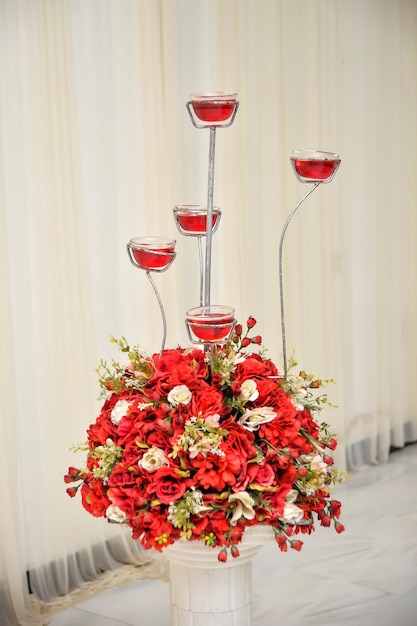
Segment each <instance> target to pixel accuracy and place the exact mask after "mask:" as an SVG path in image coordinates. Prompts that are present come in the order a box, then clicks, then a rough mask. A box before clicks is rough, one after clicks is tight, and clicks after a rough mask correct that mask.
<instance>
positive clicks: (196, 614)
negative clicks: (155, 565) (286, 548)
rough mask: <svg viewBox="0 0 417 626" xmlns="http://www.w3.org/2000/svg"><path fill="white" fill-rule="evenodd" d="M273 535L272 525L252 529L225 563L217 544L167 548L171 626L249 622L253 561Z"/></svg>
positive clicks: (178, 544) (222, 625)
mask: <svg viewBox="0 0 417 626" xmlns="http://www.w3.org/2000/svg"><path fill="white" fill-rule="evenodd" d="M273 539H274V534H273V531H272V529H271V528H270V527H269V526H254V527H251V528H248V529H247V530H246V532H245V534H244V537H243V541H242V543H240V544H239V545H238V546H237V547H238V550H239V553H240V556H239V557H236V558H233V557H232V556H231V555H230V553H229V554H228V559H227V561H226V563H222V562H220V561H219V560H218V558H217V555H218V553H219V548H210V547H207V546H205V545H204V544H203V543H202V542H201V541H178V542H176V543H175V544H173V545H172V546H169V548H166V550H165V551H164V552H165V555H166V558H167V560H168V562H169V575H170V597H171V626H251V624H252V559H253V557H254V556H255V555H256V553H257V552H258V550H259V549H260V548H261V547H262V545H264V544H265V543H266V542H267V541H272V540H273Z"/></svg>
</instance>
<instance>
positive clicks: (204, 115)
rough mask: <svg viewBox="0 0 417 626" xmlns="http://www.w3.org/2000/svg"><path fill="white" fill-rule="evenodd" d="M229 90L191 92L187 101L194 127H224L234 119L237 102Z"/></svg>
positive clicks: (234, 95)
mask: <svg viewBox="0 0 417 626" xmlns="http://www.w3.org/2000/svg"><path fill="white" fill-rule="evenodd" d="M236 96H237V94H235V93H233V92H231V91H210V92H207V93H193V94H191V96H190V100H189V102H187V109H188V112H189V114H190V117H191V121H192V123H193V124H194V126H195V127H196V128H210V127H211V128H213V127H215V128H225V127H227V126H230V125H231V124H232V123H233V120H234V119H235V115H236V112H237V108H238V106H239V103H238V102H237V100H236Z"/></svg>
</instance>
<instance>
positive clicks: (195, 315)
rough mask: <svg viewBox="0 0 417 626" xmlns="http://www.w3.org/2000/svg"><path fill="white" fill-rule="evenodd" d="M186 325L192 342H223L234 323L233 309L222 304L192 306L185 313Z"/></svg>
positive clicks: (229, 334)
mask: <svg viewBox="0 0 417 626" xmlns="http://www.w3.org/2000/svg"><path fill="white" fill-rule="evenodd" d="M186 325H187V330H188V335H189V338H190V340H191V342H192V343H204V344H207V343H223V342H225V341H227V340H228V339H229V338H230V337H231V335H232V332H233V329H234V327H235V325H236V320H235V310H234V309H233V308H232V307H230V306H224V305H222V304H207V305H205V306H199V307H194V308H193V309H190V310H189V311H187V313H186Z"/></svg>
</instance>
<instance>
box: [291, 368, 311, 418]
mask: <svg viewBox="0 0 417 626" xmlns="http://www.w3.org/2000/svg"><path fill="white" fill-rule="evenodd" d="M287 382H288V383H289V385H290V388H289V392H290V394H291V396H292V397H291V401H292V403H293V405H294V406H295V408H296V409H297V411H302V410H303V409H304V402H305V398H306V396H307V390H306V388H305V380H304V378H302V377H301V376H294V375H293V376H288V378H287Z"/></svg>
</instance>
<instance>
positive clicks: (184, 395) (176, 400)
mask: <svg viewBox="0 0 417 626" xmlns="http://www.w3.org/2000/svg"><path fill="white" fill-rule="evenodd" d="M191 395H192V394H191V391H190V390H189V389H188V387H187V385H176V386H175V387H174V388H173V389H171V391H170V392H169V394H168V402H169V403H170V404H172V406H178V405H179V404H188V403H189V402H190V400H191Z"/></svg>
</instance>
